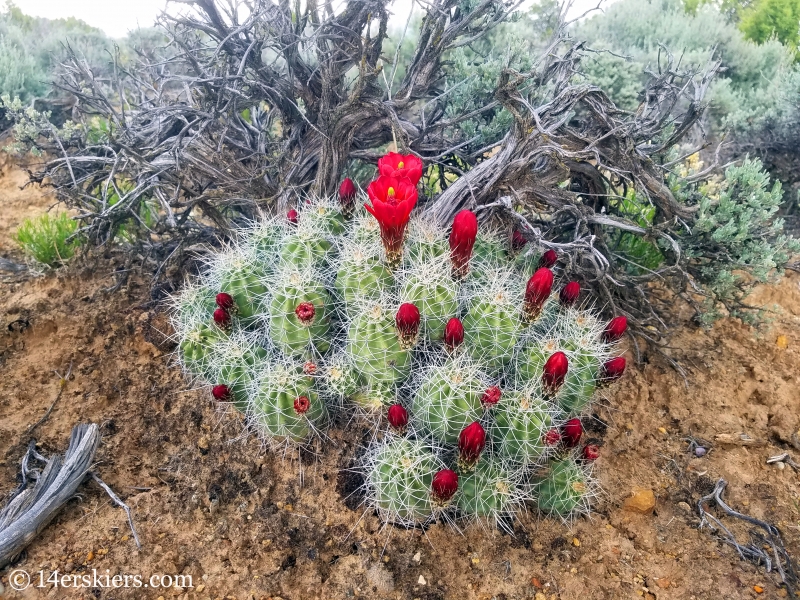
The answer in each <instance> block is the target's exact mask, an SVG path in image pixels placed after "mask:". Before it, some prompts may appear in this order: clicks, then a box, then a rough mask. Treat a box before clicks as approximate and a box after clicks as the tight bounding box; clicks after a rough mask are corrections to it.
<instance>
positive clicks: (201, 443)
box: [197, 436, 208, 451]
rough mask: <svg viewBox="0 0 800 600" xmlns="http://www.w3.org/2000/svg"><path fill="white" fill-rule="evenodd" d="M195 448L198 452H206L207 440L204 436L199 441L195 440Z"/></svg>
mask: <svg viewBox="0 0 800 600" xmlns="http://www.w3.org/2000/svg"><path fill="white" fill-rule="evenodd" d="M197 447H198V448H199V449H200V450H206V451H208V438H207V437H206V436H203V437H201V438H200V439H199V440H197Z"/></svg>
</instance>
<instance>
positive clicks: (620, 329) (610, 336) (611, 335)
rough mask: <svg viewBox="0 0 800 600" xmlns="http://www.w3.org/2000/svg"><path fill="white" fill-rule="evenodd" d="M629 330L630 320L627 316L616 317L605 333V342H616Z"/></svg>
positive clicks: (609, 323) (607, 326) (610, 322)
mask: <svg viewBox="0 0 800 600" xmlns="http://www.w3.org/2000/svg"><path fill="white" fill-rule="evenodd" d="M627 329H628V319H627V317H625V316H621V317H614V318H613V319H611V320H610V321H609V322H608V325H606V328H605V330H604V331H603V341H605V342H609V343H610V342H616V341H617V340H618V339H620V338H621V337H622V336H623V335H625V331H627Z"/></svg>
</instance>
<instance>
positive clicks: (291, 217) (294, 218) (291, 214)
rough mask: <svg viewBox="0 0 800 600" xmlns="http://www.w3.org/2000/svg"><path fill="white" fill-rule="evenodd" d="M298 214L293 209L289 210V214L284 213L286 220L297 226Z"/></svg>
mask: <svg viewBox="0 0 800 600" xmlns="http://www.w3.org/2000/svg"><path fill="white" fill-rule="evenodd" d="M298 216H299V215H298V214H297V211H296V210H295V209H291V210H290V211H289V212H287V213H286V218H287V219H288V221H289V223H291V224H292V225H297V219H298Z"/></svg>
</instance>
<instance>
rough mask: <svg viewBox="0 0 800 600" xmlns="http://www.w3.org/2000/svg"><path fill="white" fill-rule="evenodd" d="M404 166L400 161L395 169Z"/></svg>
mask: <svg viewBox="0 0 800 600" xmlns="http://www.w3.org/2000/svg"><path fill="white" fill-rule="evenodd" d="M404 166H405V165H404V164H403V161H402V160H401V161H400V162H399V163H397V168H398V169H402V168H403V167H404Z"/></svg>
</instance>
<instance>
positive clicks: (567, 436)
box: [561, 419, 583, 448]
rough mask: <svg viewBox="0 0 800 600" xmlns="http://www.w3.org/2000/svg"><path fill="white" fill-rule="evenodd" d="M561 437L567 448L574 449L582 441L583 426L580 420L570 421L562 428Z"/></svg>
mask: <svg viewBox="0 0 800 600" xmlns="http://www.w3.org/2000/svg"><path fill="white" fill-rule="evenodd" d="M561 435H562V439H563V440H564V445H565V446H566V447H567V448H574V447H575V446H577V445H578V442H580V441H581V436H582V435H583V425H582V424H581V420H580V419H570V420H569V421H567V422H566V423H564V425H562V426H561Z"/></svg>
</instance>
